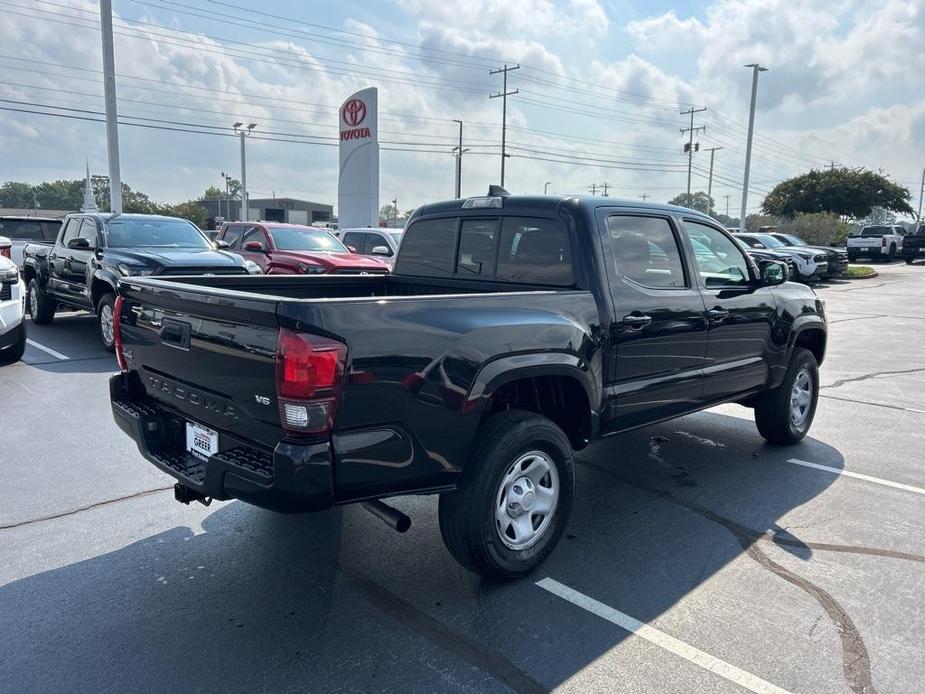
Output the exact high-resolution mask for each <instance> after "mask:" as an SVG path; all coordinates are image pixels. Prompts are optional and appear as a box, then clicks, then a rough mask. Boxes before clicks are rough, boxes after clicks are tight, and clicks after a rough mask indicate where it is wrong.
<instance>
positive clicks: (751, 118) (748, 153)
mask: <svg viewBox="0 0 925 694" xmlns="http://www.w3.org/2000/svg"><path fill="white" fill-rule="evenodd" d="M745 67H750V68H751V69H752V105H751V108H750V109H749V111H748V142H747V144H746V145H745V177H744V179H743V181H742V216H741V218H740V219H739V231H740V232H742V233H745V210H746V209H748V174H749V173H750V170H751V167H752V138H753V137H754V136H755V102H756V100H757V98H758V73H759V72H767V71H768V68H766V67H761V66H760V65H759V64H758V63H749V64H748V65H746V66H745ZM833 164H834V162H833Z"/></svg>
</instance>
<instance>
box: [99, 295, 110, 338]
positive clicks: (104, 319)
mask: <svg viewBox="0 0 925 694" xmlns="http://www.w3.org/2000/svg"><path fill="white" fill-rule="evenodd" d="M100 334H101V335H102V336H103V342H105V343H106V344H107V345H111V344H112V306H110V305H109V304H103V307H102V308H101V309H100Z"/></svg>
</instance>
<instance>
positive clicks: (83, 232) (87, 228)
mask: <svg viewBox="0 0 925 694" xmlns="http://www.w3.org/2000/svg"><path fill="white" fill-rule="evenodd" d="M77 235H78V236H79V237H81V238H84V239H87V241H89V242H90V248H96V222H95V221H93V220H92V219H84V220H83V223H82V224H81V225H80V231H79V232H78V233H77Z"/></svg>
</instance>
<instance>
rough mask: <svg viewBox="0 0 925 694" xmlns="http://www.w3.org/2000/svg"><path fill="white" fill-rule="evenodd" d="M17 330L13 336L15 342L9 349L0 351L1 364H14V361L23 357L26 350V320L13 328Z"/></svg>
mask: <svg viewBox="0 0 925 694" xmlns="http://www.w3.org/2000/svg"><path fill="white" fill-rule="evenodd" d="M13 330H14V331H15V333H16V334H15V336H14V337H13V340H14V342H13V344H12V346H10V347H9V348H8V349H5V350H3V351H2V352H0V364H12V363H13V362H16V361H19V360H20V359H22V355H23V354H25V352H26V321H25V319H23V322H22V323H20V324H19V325H18V326H17V327H16V328H13Z"/></svg>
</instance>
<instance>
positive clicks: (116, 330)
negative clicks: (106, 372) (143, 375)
mask: <svg viewBox="0 0 925 694" xmlns="http://www.w3.org/2000/svg"><path fill="white" fill-rule="evenodd" d="M112 342H113V345H114V346H115V349H116V361H117V362H118V363H119V369H121V370H122V371H128V364H127V363H126V361H125V354H124V353H123V352H122V297H121V296H117V297H116V303H115V304H113V307H112Z"/></svg>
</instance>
